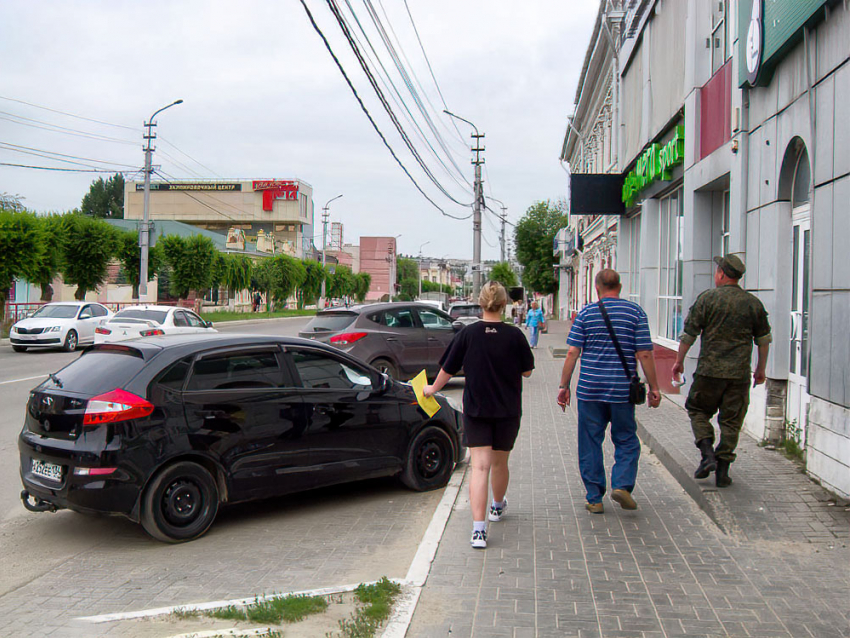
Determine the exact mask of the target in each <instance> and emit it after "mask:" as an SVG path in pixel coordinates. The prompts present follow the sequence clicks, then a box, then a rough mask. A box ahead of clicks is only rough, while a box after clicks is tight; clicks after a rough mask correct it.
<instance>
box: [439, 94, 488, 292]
mask: <svg viewBox="0 0 850 638" xmlns="http://www.w3.org/2000/svg"><path fill="white" fill-rule="evenodd" d="M443 113H445V114H446V115H448V116H450V117H453V118H455V119H456V120H460V121H461V122H466V123H467V124H469V125H470V126H471V127H472V128H473V129H474V130H475V134H474V135H473V136H472V137H473V138H475V148H473V149H471V150H473V151H475V159H474V160H472V163H473V164H474V165H475V182H474V183H473V191H474V196H475V197H474V200H473V204H472V261H473V262H474V263H476V264H477V263H479V262H480V261H481V205H482V204H483V200H484V189H483V188H482V184H481V164H483V163H484V160H482V159H481V155H480V154H481V152H482V151H483V150H484V149H483V148H482V147H481V145H480V142H481V138H482V137H484V136H483V135H480V134H479V133H478V127H477V126H475V124H473V123H472V122H470V121H469V120H467V119H464V118H462V117H461V116H460V115H455V114H454V113H452V112H451V111H449V110H448V109H443ZM480 292H481V274H480V273H478V272H475V271H474V272H473V274H472V294H473V295H474V296H475V297H478V294H479V293H480Z"/></svg>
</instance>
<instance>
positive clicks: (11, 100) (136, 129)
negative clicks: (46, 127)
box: [0, 95, 142, 133]
mask: <svg viewBox="0 0 850 638" xmlns="http://www.w3.org/2000/svg"><path fill="white" fill-rule="evenodd" d="M0 100H8V101H9V102H17V103H18V104H25V105H26V106H32V107H33V108H37V109H42V110H44V111H50V112H51V113H58V114H59V115H65V116H67V117H73V118H76V119H78V120H85V121H86V122H94V123H96V124H104V125H106V126H114V127H116V128H123V129H127V130H128V131H136V132H137V133H139V132H141V130H142V129H140V128H134V127H132V126H124V125H123V124H113V123H112V122H104V121H103V120H96V119H94V118H91V117H84V116H82V115H74V114H73V113H67V112H65V111H60V110H58V109H52V108H50V107H47V106H41V105H40V104H33V103H32V102H25V101H24V100H18V99H16V98H13V97H6V96H4V95H0Z"/></svg>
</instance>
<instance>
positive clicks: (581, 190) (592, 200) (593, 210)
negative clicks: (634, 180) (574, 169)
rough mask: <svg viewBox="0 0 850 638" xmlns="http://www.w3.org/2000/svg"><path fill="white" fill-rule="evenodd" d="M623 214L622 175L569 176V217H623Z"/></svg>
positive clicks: (577, 174) (582, 174)
mask: <svg viewBox="0 0 850 638" xmlns="http://www.w3.org/2000/svg"><path fill="white" fill-rule="evenodd" d="M625 212H626V207H625V205H624V203H623V176H622V175H620V174H616V173H615V174H608V173H573V174H572V175H570V215H624V214H625Z"/></svg>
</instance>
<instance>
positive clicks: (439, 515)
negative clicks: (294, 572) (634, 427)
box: [76, 463, 468, 638]
mask: <svg viewBox="0 0 850 638" xmlns="http://www.w3.org/2000/svg"><path fill="white" fill-rule="evenodd" d="M467 467H468V465H467V464H466V463H464V464H462V465H460V466H459V467H458V468H456V469H455V471H454V473H453V474H452V477H451V479H450V480H449V483H448V485H447V486H446V488H445V491H444V492H443V497H442V498H441V499H440V503H439V504H438V505H437V509H436V510H434V515H433V516H432V517H431V522H430V523H429V525H428V528H427V529H426V530H425V535H424V536H423V537H422V541H421V542H420V543H419V548H418V549H417V550H416V554H415V555H414V556H413V561H411V563H410V568H409V569H408V571H407V577H406V578H405V579H404V580H399V579H397V578H390V579H389V580H391V581H392V582H394V583H396V584H398V585H401V586H402V587H403V588H404V590H403V592H402V597H401V599H400V601H399V602H398V603H397V604H396V605H395V607H394V609H393V614H392V616H391V617H390V618H389V620H388V621H387V626H386V628H385V630H384V633H383V634H382V638H403V637H404V635H405V634H406V633H407V628H408V626H409V625H410V621H411V620H412V619H413V612H414V611H415V610H416V605H417V603H418V602H419V596H420V594H421V593H422V587H423V586H424V585H425V581H426V580H427V578H428V573H429V572H430V570H431V563H432V562H433V560H434V557H435V556H436V554H437V549H438V548H439V546H440V540H441V539H442V537H443V532H444V531H445V529H446V524H447V523H448V520H449V516H450V515H451V513H452V509H453V508H454V504H455V501H456V500H457V496H458V494H459V493H460V488H461V485H463V478H464V476H465V474H466V468H467ZM376 582H377V581H372V582H368V583H355V584H352V585H343V586H341V587H324V588H320V589H307V590H303V591H289V592H280V593H276V594H267V595H264V596H249V597H248V598H236V599H234V600H217V601H213V602H207V603H197V604H191V605H174V606H172V607H157V608H155V609H144V610H141V611H130V612H119V613H114V614H100V615H98V616H83V617H79V618H76V620H83V621H87V622H90V623H106V622H116V621H120V620H135V619H139V618H153V617H155V616H166V615H168V614H172V613H174V612H175V611H178V610H180V611H209V610H211V609H218V608H220V607H228V606H231V605H232V606H234V607H240V606H245V605H250V604H251V603H255V602H264V601H266V600H270V599H272V598H277V597H280V596H332V595H334V594H344V593H348V592H352V591H354V590H355V589H357V588H358V587H359V586H360V585H361V584H363V585H374V584H375V583H376ZM263 631H265V630H263ZM206 635H210V636H215V635H217V634H216V633H215V632H214V633H211V634H206V633H197V632H194V633H189V634H181V635H180V636H179V637H178V636H173V637H172V638H182V636H198V637H199V638H200V637H201V636H206ZM218 635H222V634H221V630H219V631H218ZM223 635H229V634H223ZM233 635H237V636H238V635H243V634H233Z"/></svg>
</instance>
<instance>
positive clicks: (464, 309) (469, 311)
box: [449, 306, 481, 319]
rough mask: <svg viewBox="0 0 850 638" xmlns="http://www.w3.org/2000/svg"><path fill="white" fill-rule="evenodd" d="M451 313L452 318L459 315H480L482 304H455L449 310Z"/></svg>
mask: <svg viewBox="0 0 850 638" xmlns="http://www.w3.org/2000/svg"><path fill="white" fill-rule="evenodd" d="M449 314H450V315H451V316H452V319H457V318H458V317H480V316H481V306H454V307H452V309H451V310H450V311H449Z"/></svg>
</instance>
